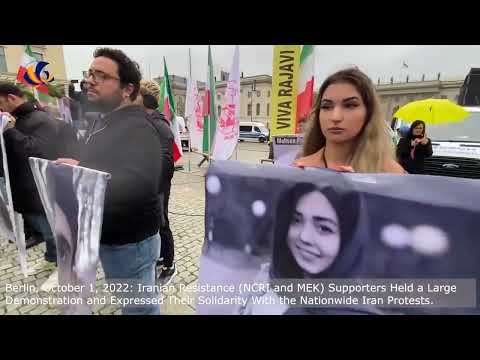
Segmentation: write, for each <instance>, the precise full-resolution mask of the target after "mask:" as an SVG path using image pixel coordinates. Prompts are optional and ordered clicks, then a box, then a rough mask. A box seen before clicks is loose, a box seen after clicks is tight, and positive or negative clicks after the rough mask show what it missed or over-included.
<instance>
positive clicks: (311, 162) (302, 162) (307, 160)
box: [292, 150, 323, 167]
mask: <svg viewBox="0 0 480 360" xmlns="http://www.w3.org/2000/svg"><path fill="white" fill-rule="evenodd" d="M321 151H322V150H320V151H319V152H316V153H315V154H311V155H308V156H304V157H301V158H299V159H297V160H295V161H294V162H293V163H292V166H296V167H322V166H323V164H322V162H321V161H320V155H321Z"/></svg>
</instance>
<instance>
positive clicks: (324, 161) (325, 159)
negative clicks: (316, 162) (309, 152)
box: [322, 147, 328, 169]
mask: <svg viewBox="0 0 480 360" xmlns="http://www.w3.org/2000/svg"><path fill="white" fill-rule="evenodd" d="M326 149H327V148H326V147H324V148H323V152H322V159H323V163H324V164H325V168H326V169H328V162H327V157H326V156H325V150H326Z"/></svg>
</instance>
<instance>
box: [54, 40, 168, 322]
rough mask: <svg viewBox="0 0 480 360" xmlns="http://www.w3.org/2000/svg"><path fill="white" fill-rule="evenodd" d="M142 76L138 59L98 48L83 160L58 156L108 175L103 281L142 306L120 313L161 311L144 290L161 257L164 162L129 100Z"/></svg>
mask: <svg viewBox="0 0 480 360" xmlns="http://www.w3.org/2000/svg"><path fill="white" fill-rule="evenodd" d="M140 79H141V74H140V71H139V69H138V64H137V63H135V62H133V61H132V60H131V59H129V58H128V57H127V56H126V55H125V54H124V53H123V52H122V51H120V50H116V49H109V48H99V49H97V50H96V51H95V53H94V60H93V62H92V64H91V66H90V69H89V70H88V72H87V74H86V79H85V80H86V86H87V96H88V100H89V102H90V103H91V104H92V105H94V106H95V107H96V108H97V109H98V110H99V111H100V112H101V113H102V116H101V117H100V118H99V119H95V120H94V121H93V124H92V126H91V128H90V129H89V132H88V134H87V135H86V140H85V145H84V146H83V149H82V151H81V155H80V158H79V159H78V160H74V159H58V160H57V161H58V162H62V163H69V164H73V165H78V164H80V166H85V167H88V168H92V169H96V170H100V171H105V172H108V173H110V174H111V175H112V177H111V179H110V180H109V182H108V184H107V190H106V194H105V202H104V214H103V224H102V235H101V240H100V260H101V262H102V266H103V269H104V271H105V277H106V280H107V282H110V283H111V282H112V281H114V282H115V283H117V284H120V285H119V289H123V290H125V289H127V290H128V291H127V293H128V294H123V295H128V296H127V298H126V300H127V301H129V302H130V303H131V304H132V305H133V304H140V305H137V306H126V307H124V308H123V309H122V312H123V314H151V315H153V314H159V313H160V307H159V305H158V302H157V301H155V299H154V298H155V297H156V294H154V293H153V292H152V291H150V290H149V289H152V288H154V285H155V263H156V260H157V258H158V257H159V255H160V236H159V234H158V229H159V215H160V211H161V206H160V203H159V199H158V193H159V188H160V186H161V179H162V159H161V157H160V156H159V155H158V149H159V148H160V146H161V144H160V141H159V139H158V137H157V135H156V133H155V129H154V128H153V126H152V125H151V124H150V123H149V121H148V120H147V119H146V113H145V111H144V110H143V109H142V108H141V107H139V106H137V105H135V104H133V101H134V100H135V99H136V98H137V94H138V91H139V88H140ZM122 284H125V286H122ZM139 289H146V290H142V292H139V291H138V290H139ZM114 295H115V296H116V297H119V296H121V295H122V294H119V293H118V292H117V293H115V294H114ZM152 302H153V304H152ZM145 303H147V304H145Z"/></svg>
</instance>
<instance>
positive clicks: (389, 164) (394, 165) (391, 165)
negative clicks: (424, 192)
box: [384, 159, 407, 174]
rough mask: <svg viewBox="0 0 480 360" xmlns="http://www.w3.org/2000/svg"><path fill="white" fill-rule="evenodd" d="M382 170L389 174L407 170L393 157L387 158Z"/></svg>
mask: <svg viewBox="0 0 480 360" xmlns="http://www.w3.org/2000/svg"><path fill="white" fill-rule="evenodd" d="M384 170H385V172H386V173H391V174H406V173H407V172H406V171H405V170H404V169H403V167H402V166H401V165H400V164H399V163H398V162H396V161H395V160H393V159H388V160H386V161H385V166H384Z"/></svg>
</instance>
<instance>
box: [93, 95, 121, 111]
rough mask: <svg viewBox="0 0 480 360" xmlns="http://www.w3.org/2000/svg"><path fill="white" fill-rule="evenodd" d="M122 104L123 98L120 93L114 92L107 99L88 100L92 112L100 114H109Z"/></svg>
mask: <svg viewBox="0 0 480 360" xmlns="http://www.w3.org/2000/svg"><path fill="white" fill-rule="evenodd" d="M122 103H123V98H122V94H121V92H120V91H119V92H116V93H114V94H112V96H110V97H109V98H99V99H96V100H90V104H91V106H92V108H93V109H92V110H95V111H98V112H100V113H103V114H105V113H109V112H111V111H113V110H115V109H116V108H118V107H119V106H120V105H121V104H122Z"/></svg>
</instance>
